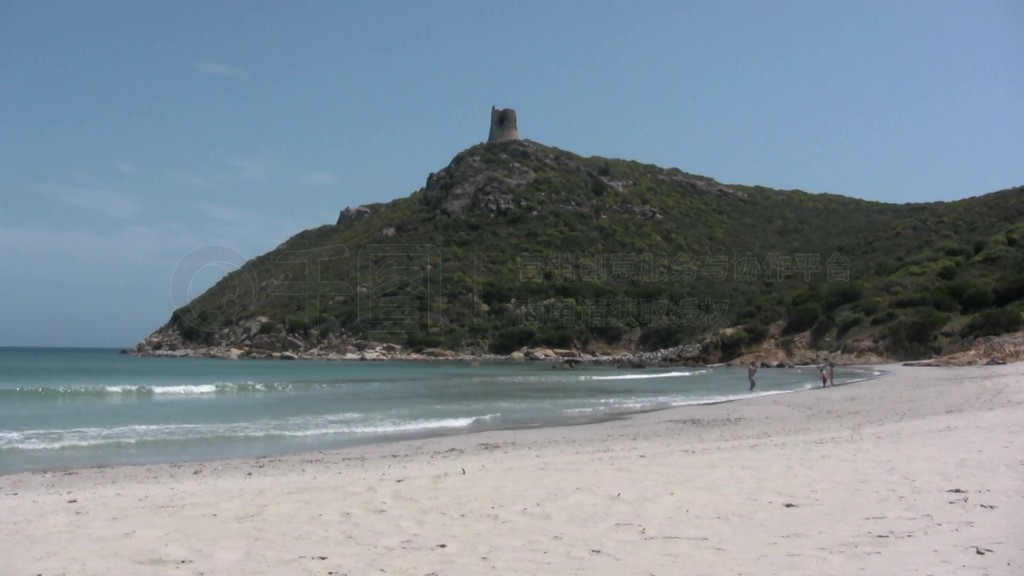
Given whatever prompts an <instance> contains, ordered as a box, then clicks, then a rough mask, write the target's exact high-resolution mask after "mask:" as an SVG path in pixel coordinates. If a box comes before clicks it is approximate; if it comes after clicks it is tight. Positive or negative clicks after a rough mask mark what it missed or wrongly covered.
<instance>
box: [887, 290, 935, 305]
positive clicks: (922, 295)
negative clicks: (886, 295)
mask: <svg viewBox="0 0 1024 576" xmlns="http://www.w3.org/2000/svg"><path fill="white" fill-rule="evenodd" d="M931 303H932V297H931V295H930V294H928V293H927V292H911V293H910V294H904V295H903V296H900V297H899V298H896V299H894V300H893V301H892V307H893V308H918V307H920V306H929V305H931Z"/></svg>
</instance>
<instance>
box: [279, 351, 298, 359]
mask: <svg viewBox="0 0 1024 576" xmlns="http://www.w3.org/2000/svg"><path fill="white" fill-rule="evenodd" d="M278 358H280V359H281V360H298V359H299V357H298V356H296V355H295V354H292V353H291V352H281V354H279V355H278Z"/></svg>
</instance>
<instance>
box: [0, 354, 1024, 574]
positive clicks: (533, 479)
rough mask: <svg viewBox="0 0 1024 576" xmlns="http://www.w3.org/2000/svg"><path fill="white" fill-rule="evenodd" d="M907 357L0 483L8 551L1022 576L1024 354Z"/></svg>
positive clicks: (588, 568)
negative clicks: (907, 362)
mask: <svg viewBox="0 0 1024 576" xmlns="http://www.w3.org/2000/svg"><path fill="white" fill-rule="evenodd" d="M886 369H887V370H888V374H886V375H885V376H883V377H880V378H876V379H872V380H868V381H865V382H860V383H858V384H857V385H856V386H849V385H842V386H837V387H835V389H834V390H830V391H829V392H830V393H829V394H776V395H769V396H762V397H758V398H752V399H749V400H747V401H743V402H724V403H720V404H714V405H702V406H682V407H675V408H670V409H666V410H657V411H654V412H648V413H643V414H636V415H632V416H629V417H627V418H622V419H617V420H613V421H607V422H602V423H598V424H587V425H580V426H562V427H554V428H530V429H520V430H502V431H486V432H481V433H474V434H464V435H456V436H443V437H434V438H427V439H419V440H407V441H402V442H397V443H387V444H377V445H373V446H364V447H358V448H354V449H344V450H335V451H323V452H314V453H303V454H293V455H289V456H283V457H266V458H256V459H239V460H226V461H213V462H206V463H191V464H162V465H141V466H128V467H124V466H120V467H118V466H114V467H106V468H89V469H79V470H73V471H67V472H61V473H22V474H16V475H5V476H0V530H3V531H4V533H5V534H7V535H9V536H8V537H5V538H4V539H3V540H0V554H2V555H3V557H4V558H5V564H6V565H7V566H8V567H9V569H11V570H13V573H22V572H24V573H43V574H53V573H74V574H76V575H90V574H109V573H132V574H142V575H148V574H166V573H169V572H171V571H175V572H178V573H183V574H200V573H204V574H220V573H226V572H229V571H233V572H239V571H240V572H242V573H246V574H281V573H300V574H324V575H326V574H332V573H333V574H345V573H351V574H361V573H368V572H374V573H385V572H386V573H388V574H418V575H422V574H429V573H432V572H433V573H436V574H438V575H441V574H481V573H485V572H492V573H500V574H513V573H514V574H521V573H536V572H537V571H541V572H545V573H559V574H568V573H586V574H609V575H611V574H648V573H657V574H663V573H677V572H678V570H679V566H683V565H685V566H686V567H687V568H686V571H688V572H691V573H714V574H721V573H734V574H763V573H777V574H794V573H802V574H808V573H813V574H860V573H894V574H895V573H911V572H912V571H915V570H917V571H920V572H922V573H931V574H965V573H976V574H983V573H988V574H993V575H995V574H1006V575H1009V574H1019V573H1022V571H1024V545H1022V544H1021V542H1024V486H1022V485H1021V484H1020V482H1019V478H1021V477H1024V444H1022V440H1021V439H1022V438H1024V387H1022V385H1021V381H1022V379H1021V376H1022V369H1024V365H1021V364H1016V365H1004V366H992V367H968V368H946V369H942V370H935V369H928V368H913V367H905V366H899V365H890V366H887V367H886ZM812 389H813V388H812Z"/></svg>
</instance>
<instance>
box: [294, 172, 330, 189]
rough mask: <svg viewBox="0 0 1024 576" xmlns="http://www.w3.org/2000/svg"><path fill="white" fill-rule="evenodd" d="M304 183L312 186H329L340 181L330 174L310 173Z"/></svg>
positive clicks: (303, 179) (304, 178)
mask: <svg viewBox="0 0 1024 576" xmlns="http://www.w3.org/2000/svg"><path fill="white" fill-rule="evenodd" d="M302 181H303V182H305V183H306V184H309V185H310V186H328V185H330V184H334V183H335V182H337V181H338V177H337V176H335V175H334V174H331V173H330V172H310V173H309V174H306V175H305V176H304V177H303V178H302Z"/></svg>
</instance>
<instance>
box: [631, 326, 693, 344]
mask: <svg viewBox="0 0 1024 576" xmlns="http://www.w3.org/2000/svg"><path fill="white" fill-rule="evenodd" d="M684 336H685V334H684V333H683V332H682V329H681V328H680V327H678V326H674V325H672V324H662V325H657V326H648V327H647V328H644V329H643V331H641V332H640V337H639V339H638V344H640V346H641V347H642V348H643V349H644V350H662V349H665V348H671V347H673V346H678V345H679V343H680V342H682V341H683V338H684Z"/></svg>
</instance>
